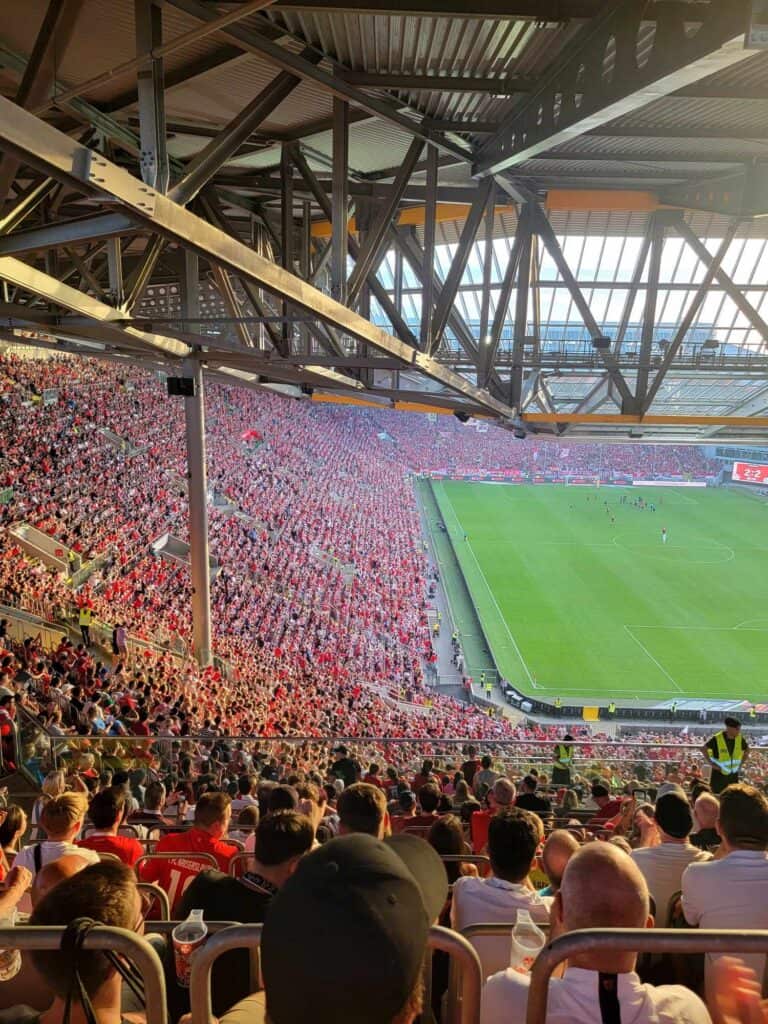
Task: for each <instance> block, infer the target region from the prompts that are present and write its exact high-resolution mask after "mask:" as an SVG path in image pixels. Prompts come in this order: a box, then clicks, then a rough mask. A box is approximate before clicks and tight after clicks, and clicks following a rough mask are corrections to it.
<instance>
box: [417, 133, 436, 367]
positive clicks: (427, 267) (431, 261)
mask: <svg viewBox="0 0 768 1024" xmlns="http://www.w3.org/2000/svg"><path fill="white" fill-rule="evenodd" d="M437 158H438V153H437V149H436V148H435V147H434V146H427V201H426V203H425V204H424V281H423V282H422V284H423V289H422V293H421V347H422V348H423V349H424V351H425V352H428V353H429V354H430V355H431V354H432V341H433V334H432V313H433V308H432V307H433V304H434V297H435V228H436V223H435V217H436V214H437V171H438V163H437Z"/></svg>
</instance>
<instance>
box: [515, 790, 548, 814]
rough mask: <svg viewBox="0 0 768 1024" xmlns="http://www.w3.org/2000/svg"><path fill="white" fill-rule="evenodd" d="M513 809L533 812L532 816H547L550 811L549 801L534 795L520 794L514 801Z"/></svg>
mask: <svg viewBox="0 0 768 1024" xmlns="http://www.w3.org/2000/svg"><path fill="white" fill-rule="evenodd" d="M515 807H522V809H523V810H524V811H533V812H534V814H549V813H550V812H551V810H552V804H551V803H550V802H549V800H545V799H544V797H541V796H536V794H535V793H521V794H520V796H519V797H518V798H517V800H515Z"/></svg>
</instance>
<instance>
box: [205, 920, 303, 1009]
mask: <svg viewBox="0 0 768 1024" xmlns="http://www.w3.org/2000/svg"><path fill="white" fill-rule="evenodd" d="M261 930H262V925H260V924H236V925H233V926H232V927H231V928H224V929H223V930H222V931H220V932H217V933H216V934H215V935H212V936H211V937H210V938H209V939H208V941H207V942H206V943H205V945H203V946H201V947H200V948H199V949H198V950H197V951H196V952H195V955H194V957H193V958H192V973H191V976H190V979H189V1002H190V1006H191V1008H192V1024H210V1021H211V1018H212V1017H213V1005H212V1003H211V968H212V967H213V964H214V961H215V960H217V959H218V958H219V957H220V956H221V954H222V953H228V952H229V951H230V950H232V949H250V950H254V949H260V947H261ZM296 980H297V983H299V984H300V982H301V979H296Z"/></svg>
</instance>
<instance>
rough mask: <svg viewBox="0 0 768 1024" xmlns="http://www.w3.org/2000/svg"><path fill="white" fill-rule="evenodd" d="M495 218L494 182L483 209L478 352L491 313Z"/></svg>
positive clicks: (485, 335)
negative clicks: (483, 245) (483, 242)
mask: <svg viewBox="0 0 768 1024" xmlns="http://www.w3.org/2000/svg"><path fill="white" fill-rule="evenodd" d="M495 217H496V182H495V180H494V181H492V182H491V194H490V196H489V197H488V205H487V206H486V208H485V255H484V257H483V293H482V296H481V299H480V339H479V340H480V351H481V352H482V350H483V345H487V344H488V341H489V338H488V327H489V322H490V311H491V278H492V276H493V223H494V219H495Z"/></svg>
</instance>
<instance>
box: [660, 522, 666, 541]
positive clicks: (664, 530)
mask: <svg viewBox="0 0 768 1024" xmlns="http://www.w3.org/2000/svg"><path fill="white" fill-rule="evenodd" d="M661 543H662V544H666V543H667V528H666V526H662V528H661Z"/></svg>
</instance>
